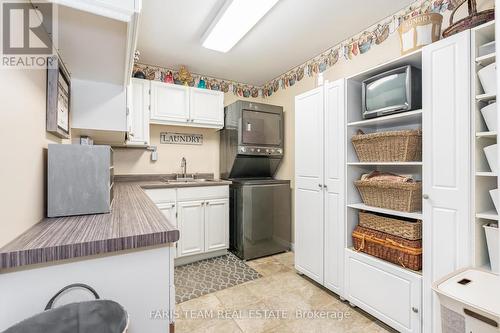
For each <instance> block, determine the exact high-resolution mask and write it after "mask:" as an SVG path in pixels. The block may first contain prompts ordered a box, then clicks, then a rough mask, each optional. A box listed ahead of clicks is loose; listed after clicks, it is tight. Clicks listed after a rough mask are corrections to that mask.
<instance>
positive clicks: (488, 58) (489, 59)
mask: <svg viewBox="0 0 500 333" xmlns="http://www.w3.org/2000/svg"><path fill="white" fill-rule="evenodd" d="M495 58H496V53H495V52H493V53H490V54H486V55H484V56H481V57H477V58H476V63H478V64H479V65H482V66H488V65H489V64H492V63H494V62H495Z"/></svg>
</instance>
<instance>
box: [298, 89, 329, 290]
mask: <svg viewBox="0 0 500 333" xmlns="http://www.w3.org/2000/svg"><path fill="white" fill-rule="evenodd" d="M323 104H324V101H323V87H320V88H316V89H314V90H311V91H309V92H307V93H305V94H302V95H299V96H296V97H295V267H296V269H297V270H298V271H299V272H301V273H303V274H305V275H307V276H309V277H310V278H311V279H313V280H315V281H317V282H318V283H321V284H323V251H324V248H323V237H324V233H323V231H324V228H323V184H324V183H323Z"/></svg>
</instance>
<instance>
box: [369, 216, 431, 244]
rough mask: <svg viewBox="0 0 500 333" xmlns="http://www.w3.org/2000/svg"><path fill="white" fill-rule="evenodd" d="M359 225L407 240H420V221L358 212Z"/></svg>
mask: <svg viewBox="0 0 500 333" xmlns="http://www.w3.org/2000/svg"><path fill="white" fill-rule="evenodd" d="M359 225H360V226H361V227H363V228H368V229H372V230H376V231H381V232H385V233H387V234H389V235H393V236H398V237H401V238H404V239H408V240H418V239H422V221H420V220H410V219H407V220H403V219H399V218H394V217H392V216H388V215H384V214H372V213H366V212H359Z"/></svg>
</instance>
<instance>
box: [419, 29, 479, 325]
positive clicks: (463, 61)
mask: <svg viewBox="0 0 500 333" xmlns="http://www.w3.org/2000/svg"><path fill="white" fill-rule="evenodd" d="M422 57H423V71H422V75H423V80H422V87H423V152H424V154H423V162H424V166H423V179H424V183H423V194H424V200H423V210H424V237H423V240H424V244H423V248H424V253H423V255H424V258H423V259H424V267H423V271H424V295H423V296H424V304H425V305H424V309H425V312H424V318H423V322H424V325H425V329H424V331H425V332H429V333H430V332H432V333H439V332H441V323H440V317H439V302H438V299H437V297H436V296H435V295H433V293H432V291H431V286H432V283H433V282H434V281H436V280H438V279H440V278H442V277H443V276H445V275H447V274H449V273H451V272H453V271H455V270H457V269H459V268H462V267H466V266H468V265H469V264H470V263H471V258H470V253H471V245H470V230H469V224H470V225H472V222H470V220H469V219H470V212H469V211H470V205H469V204H470V186H469V177H470V173H469V172H470V171H469V170H470V166H469V164H470V158H471V156H470V153H469V147H470V142H469V138H470V125H469V122H470V116H469V114H470V101H471V100H470V80H471V77H470V61H471V60H470V32H469V31H465V32H462V33H460V34H457V35H454V36H452V37H449V38H446V39H443V40H441V41H439V42H437V43H434V44H431V45H429V46H427V47H425V48H424V50H423V54H422ZM426 198H427V199H426Z"/></svg>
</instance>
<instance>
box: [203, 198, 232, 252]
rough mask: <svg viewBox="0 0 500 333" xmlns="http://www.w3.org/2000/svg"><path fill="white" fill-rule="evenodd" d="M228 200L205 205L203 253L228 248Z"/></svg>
mask: <svg viewBox="0 0 500 333" xmlns="http://www.w3.org/2000/svg"><path fill="white" fill-rule="evenodd" d="M228 221H229V200H227V199H222V200H209V201H206V203H205V252H209V251H215V250H224V249H227V248H228V247H229V223H228Z"/></svg>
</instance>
